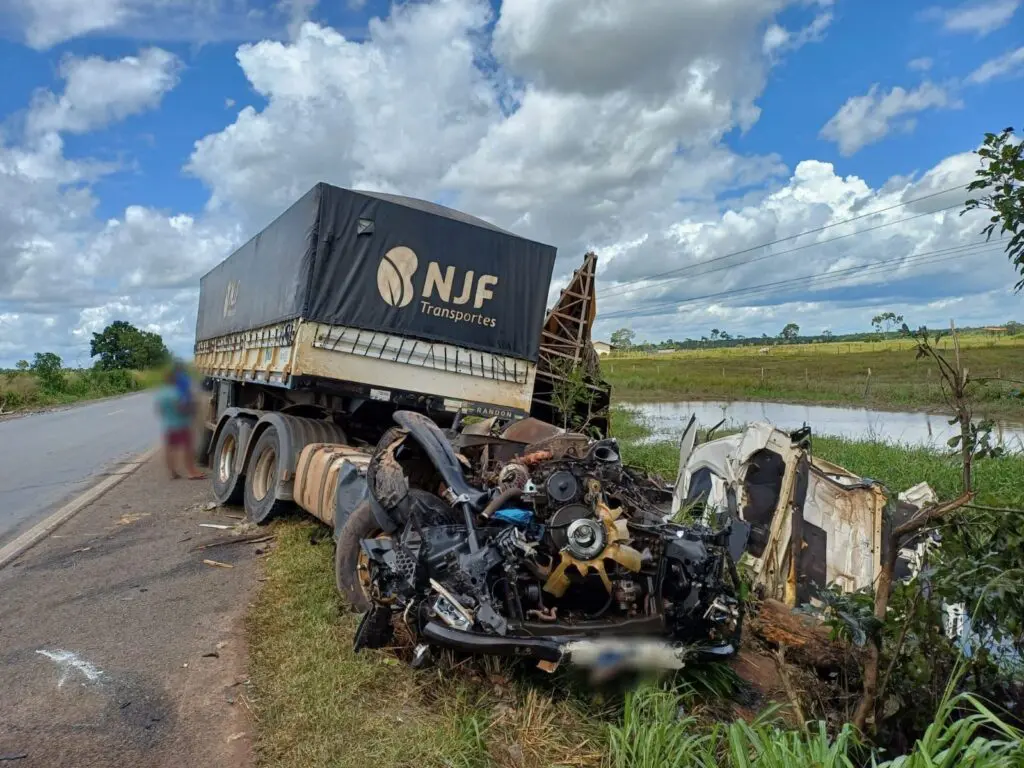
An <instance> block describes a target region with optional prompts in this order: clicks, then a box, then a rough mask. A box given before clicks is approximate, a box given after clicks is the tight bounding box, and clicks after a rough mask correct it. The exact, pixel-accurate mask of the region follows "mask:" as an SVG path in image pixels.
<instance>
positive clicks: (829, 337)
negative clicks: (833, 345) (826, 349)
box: [821, 328, 832, 341]
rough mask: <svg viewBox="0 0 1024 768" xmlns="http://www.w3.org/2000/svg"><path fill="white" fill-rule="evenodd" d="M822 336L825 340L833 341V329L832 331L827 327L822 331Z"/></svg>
mask: <svg viewBox="0 0 1024 768" xmlns="http://www.w3.org/2000/svg"><path fill="white" fill-rule="evenodd" d="M821 337H822V338H823V339H824V340H825V341H832V331H830V330H829V329H828V328H826V329H825V330H823V331H822V332H821Z"/></svg>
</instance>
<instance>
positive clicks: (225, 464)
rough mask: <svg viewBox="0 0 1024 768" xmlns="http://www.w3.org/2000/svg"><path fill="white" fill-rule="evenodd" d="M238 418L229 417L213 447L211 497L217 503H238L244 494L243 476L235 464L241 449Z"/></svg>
mask: <svg viewBox="0 0 1024 768" xmlns="http://www.w3.org/2000/svg"><path fill="white" fill-rule="evenodd" d="M238 427H239V420H238V419H237V418H236V419H229V420H228V423H227V424H225V425H224V429H222V430H221V431H220V435H219V436H218V437H217V445H216V446H214V449H213V462H212V469H213V473H212V474H213V498H214V499H216V500H217V503H218V504H222V505H225V504H240V503H241V502H242V499H243V497H244V494H245V477H244V475H242V474H240V473H239V472H238V471H237V470H236V469H235V465H236V464H237V460H238V452H239V450H241V440H240V439H239V434H238V433H239V429H238Z"/></svg>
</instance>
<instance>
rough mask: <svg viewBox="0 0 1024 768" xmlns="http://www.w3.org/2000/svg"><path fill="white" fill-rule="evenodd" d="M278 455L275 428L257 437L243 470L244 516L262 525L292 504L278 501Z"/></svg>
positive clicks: (279, 450) (278, 448) (278, 447)
mask: <svg viewBox="0 0 1024 768" xmlns="http://www.w3.org/2000/svg"><path fill="white" fill-rule="evenodd" d="M280 455H281V441H280V439H279V438H278V435H277V428H276V427H267V428H266V429H265V430H263V432H261V433H260V436H259V438H258V439H257V440H256V447H255V448H253V450H252V454H251V455H250V457H249V465H248V466H247V467H246V469H245V516H246V517H248V518H249V520H250V521H251V522H254V523H256V524H257V525H262V524H263V523H265V522H267V521H268V520H270V518H272V517H273V516H274V515H276V514H278V513H279V512H282V511H284V510H285V509H287V508H289V507H290V506H291V502H289V501H285V500H283V499H278V498H277V464H278V457H279V456H280Z"/></svg>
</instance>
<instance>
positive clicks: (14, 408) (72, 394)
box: [0, 368, 162, 414]
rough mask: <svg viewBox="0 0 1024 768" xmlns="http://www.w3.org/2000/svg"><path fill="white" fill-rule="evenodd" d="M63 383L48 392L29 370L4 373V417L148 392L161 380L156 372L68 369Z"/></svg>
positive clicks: (0, 384) (0, 387)
mask: <svg viewBox="0 0 1024 768" xmlns="http://www.w3.org/2000/svg"><path fill="white" fill-rule="evenodd" d="M62 373H63V383H62V384H60V385H59V386H57V387H52V388H50V389H47V388H46V387H44V386H42V385H41V384H40V381H39V379H38V378H37V377H36V376H35V375H33V374H32V373H30V372H28V371H0V414H8V413H16V412H18V411H30V410H33V409H35V408H45V407H47V406H51V405H65V404H68V403H75V402H79V401H81V400H95V399H98V398H101V397H111V396H113V395H121V394H124V393H126V392H134V391H136V390H141V389H148V388H150V387H153V386H156V385H157V384H159V383H160V381H161V376H162V373H161V372H160V371H157V370H153V371H96V370H93V369H90V368H86V369H81V370H77V369H75V370H65V371H63V372H62Z"/></svg>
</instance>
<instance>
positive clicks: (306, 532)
mask: <svg viewBox="0 0 1024 768" xmlns="http://www.w3.org/2000/svg"><path fill="white" fill-rule="evenodd" d="M613 430H614V433H615V435H616V436H617V437H618V438H619V439H620V441H621V442H622V444H623V448H624V453H625V455H626V458H627V460H628V461H629V462H631V463H634V464H639V465H642V466H644V467H646V468H648V469H650V470H653V471H657V472H660V473H662V474H663V475H664V476H666V477H672V476H674V474H675V470H676V458H675V448H674V446H673V445H672V444H670V443H661V444H653V445H641V444H637V442H636V440H637V439H638V438H640V437H643V436H645V435H646V434H648V428H647V426H646V425H644V424H642V423H640V422H638V421H637V420H636V419H635V418H634V417H633V415H632V414H631V413H629V412H627V411H625V410H622V409H616V411H615V412H614V414H613ZM814 445H815V449H816V450H817V452H819V453H820V454H821V455H823V456H825V457H826V458H828V459H830V460H832V461H836V462H838V463H840V464H843V465H845V466H847V467H849V468H850V469H852V470H854V471H856V472H860V473H863V474H866V475H869V476H871V477H875V478H879V479H881V480H884V481H885V482H887V483H890V484H891V486H892V487H893V488H897V489H903V488H906V487H909V486H910V485H913V484H915V483H917V482H920V481H921V480H927V481H928V482H930V483H931V484H932V485H933V486H934V487H935V488H936V490H938V491H939V493H940V494H942V495H943V496H952V495H954V494H955V492H956V490H957V487H956V481H957V469H956V465H955V463H954V462H952V461H950V460H948V459H946V458H944V457H942V456H938V455H936V454H934V453H929V452H927V451H923V450H908V449H904V448H900V447H898V446H892V445H880V444H869V443H850V442H847V441H842V440H836V439H830V438H826V437H818V438H815V442H814ZM977 473H978V475H977V476H978V482H979V486H980V488H981V493H980V494H979V501H980V502H982V503H988V504H993V505H1013V506H1022V505H1024V488H1022V487H1021V485H1020V478H1021V477H1024V459H1022V458H1004V459H1001V460H999V461H990V462H983V463H982V464H980V465H979V466H978V468H977ZM274 530H275V532H276V534H277V542H276V546H275V548H274V551H273V553H272V555H271V556H270V557H269V558H268V560H267V571H266V582H265V583H264V585H263V588H262V589H261V592H260V594H259V596H258V598H257V600H256V602H255V605H254V606H253V608H252V610H251V612H250V614H249V616H248V619H247V629H248V635H249V643H250V655H251V656H250V677H251V680H252V691H253V708H254V711H255V714H256V722H257V751H258V759H259V764H260V765H262V766H274V767H275V768H276V767H278V766H280V767H281V768H292V767H293V766H294V768H299V767H300V766H301V767H302V768H306V766H337V767H338V768H345V767H346V766H360V768H361V767H362V766H365V765H367V764H371V763H372V764H374V765H378V766H389V767H390V766H403V767H404V766H415V767H416V768H427V767H429V766H469V767H475V766H481V767H482V766H498V767H499V768H522V767H523V766H528V767H530V768H533V767H535V766H536V767H537V768H540V767H541V766H544V767H545V768H546V767H547V766H594V767H595V768H597V766H614V767H615V768H653V767H654V766H662V765H666V766H690V765H699V766H722V768H726V767H727V766H749V765H751V763H749V762H747V761H746V758H745V757H744V756H745V755H752V754H763V755H770V757H771V759H768V758H767V757H766V758H765V760H766V761H767V762H765V763H764V764H771V765H777V766H780V767H788V766H793V768H796V766H804V765H821V766H832V765H835V766H851V767H852V766H853V765H855V764H859V763H857V762H844V761H845V760H846V759H847V758H849V759H851V760H855V759H856V757H857V749H858V748H857V746H856V739H855V738H853V735H852V734H851V733H850V732H849V731H848V730H847V731H844V732H843V733H840V734H839V735H838V736H835V735H834V736H832V737H831V738H830V737H829V736H828V735H826V734H824V733H823V732H819V731H818V730H816V729H812V730H811V732H810V733H809V734H803V733H800V732H795V731H788V730H785V729H784V728H782V727H780V725H779V722H778V721H772V720H771V718H768V719H767V720H765V721H763V722H759V723H755V724H753V725H747V724H746V723H742V722H735V723H729V722H728V721H729V720H730V719H731V718H730V716H729V715H728V714H725V715H724V720H725V721H726V722H724V723H721V724H716V722H715V721H716V720H720V719H722V718H723V714H722V713H723V711H724V712H725V713H728V712H729V711H730V710H729V708H728V707H726V708H725V709H724V710H723V709H722V707H721V705H720V704H719V705H718V707H717V708H715V707H714V705H712V704H711V703H710V702H711V699H713V697H708V696H707V691H708V690H710V689H712V688H714V687H716V686H717V685H722V686H723V687H724V688H726V689H728V687H729V685H730V683H729V681H728V678H727V677H726V678H723V680H724V681H725V682H723V683H715V682H714V679H713V673H709V672H708V670H706V669H705V670H702V669H700V668H695V669H689V670H686V675H687V676H686V677H684V678H683V679H682V680H681V681H676V684H677V687H676V688H673V689H672V690H669V691H661V690H656V689H651V688H645V689H642V690H640V691H638V692H636V693H635V694H631V695H629V696H627V697H626V698H625V700H622V699H620V698H619V697H609V698H602V697H600V696H596V695H594V694H591V693H587V692H585V691H584V690H583V689H582V688H581V687H580V686H577V685H575V682H574V679H573V678H571V677H570V676H569V674H568V673H562V672H561V671H560V672H559V673H558V675H556V676H555V677H553V678H552V677H548V676H545V675H543V674H541V673H537V672H533V671H530V670H528V669H525V668H523V667H518V668H512V667H510V666H506V665H501V664H495V663H491V662H483V661H479V660H469V661H462V662H460V663H458V664H456V663H455V662H454V661H453V660H452V659H450V658H447V659H445V660H443V661H442V663H441V665H440V666H438V667H434V668H432V669H428V670H423V671H419V672H417V671H414V670H412V669H411V668H410V667H409V666H408V665H407V664H406V661H407V657H408V653H409V650H408V648H395V649H389V650H383V651H364V652H363V653H361V654H359V655H356V654H354V653H353V652H352V637H353V633H354V631H355V627H356V617H355V616H353V615H352V614H351V613H349V612H347V610H346V608H345V606H344V604H343V603H342V601H341V599H340V597H339V596H338V594H337V591H336V589H335V587H334V578H333V553H334V547H333V545H332V541H331V539H330V537H329V536H326V535H325V533H326V531H325V529H324V528H323V527H322V526H319V525H317V524H314V523H311V522H308V521H306V520H302V519H299V518H293V519H290V520H284V521H281V522H279V523H277V524H275V529H274ZM717 669H721V668H720V667H719V668H717ZM709 674H710V675H711V677H712V682H707V679H708V676H709ZM702 681H703V682H702ZM700 685H704V686H705V687H703V688H700V687H695V686H700ZM700 690H703V691H704V695H703V696H702V695H699V694H698V693H697V691H700ZM958 704H959V705H961V706H963V707H965V708H967V709H970V703H969V702H958ZM681 713H685V714H681ZM681 717H682V718H683V719H680V718H681ZM982 719H984V718H982ZM966 722H968V726H969V727H972V728H977V727H979V724H978V721H977V720H975V721H966ZM993 725H996V727H999V726H998V725H997V724H995V723H993ZM956 733H957V734H959V733H960V732H959V731H957V732H956ZM1010 736H1011V738H1019V734H1018V733H1017V732H1012V733H1010ZM951 738H952V735H951V732H950V731H949V729H948V728H942V727H938V726H936V729H935V731H934V732H933V733H932V734H931V736H930V737H929V739H926V740H924V741H923V742H922V743H921V744H919V745H918V746H917V750H918V751H917V753H915V756H914V757H913V758H912V761H911V762H909V763H907V765H911V766H916V765H921V766H924V765H932V764H938V763H933V762H929V760H935V759H936V758H935V755H936V752H938V751H941V749H943V748H946V747H949V746H950V742H951ZM943 739H945V741H943ZM965 743H966V742H965ZM954 748H955V749H962V748H963V747H962V745H961V746H954ZM863 754H864V753H863V752H861V753H860V755H861V756H863ZM956 754H959V752H954V753H953V755H956ZM947 758H948V759H952V760H953V762H952V763H950V762H948V761H947V762H946V763H942V764H959V763H957V759H958V758H956V757H954V756H951V755H947ZM1013 759H1016V758H1011V762H998V763H984V762H979V763H978V765H986V764H992V765H1014V764H1017V763H1013V762H1012V760H1013ZM963 764H967V763H963ZM972 764H973V763H972Z"/></svg>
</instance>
